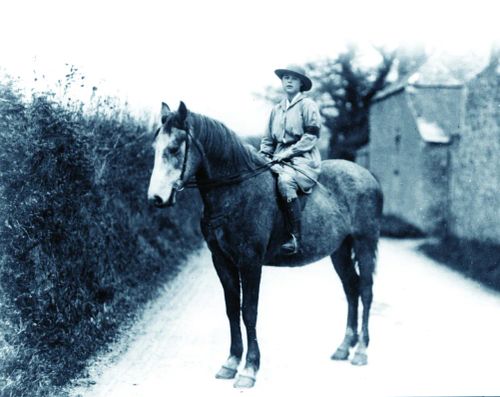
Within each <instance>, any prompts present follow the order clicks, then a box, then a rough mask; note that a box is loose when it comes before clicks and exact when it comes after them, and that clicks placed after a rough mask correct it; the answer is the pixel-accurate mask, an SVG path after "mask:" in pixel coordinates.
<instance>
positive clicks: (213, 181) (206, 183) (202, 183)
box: [174, 127, 277, 191]
mask: <svg viewBox="0 0 500 397" xmlns="http://www.w3.org/2000/svg"><path fill="white" fill-rule="evenodd" d="M185 131H186V135H187V139H186V149H185V154H184V160H183V162H182V170H181V175H180V178H179V180H178V181H177V182H178V183H176V184H175V185H174V189H175V190H177V191H181V190H183V189H184V188H215V187H221V186H226V185H233V184H237V183H240V182H243V181H245V180H247V179H250V178H253V177H256V176H257V175H260V174H262V173H264V172H266V171H267V170H269V169H270V168H271V167H272V166H273V165H274V164H276V163H277V161H276V160H274V161H270V162H268V163H266V164H262V165H260V166H258V167H256V168H253V169H251V170H246V171H242V172H239V173H237V174H233V175H230V176H227V177H225V178H207V179H203V180H195V181H194V180H188V181H184V174H185V172H186V166H187V160H188V153H189V141H193V143H194V146H195V147H196V149H197V150H198V152H200V155H201V156H202V158H206V156H205V153H204V150H203V148H202V146H201V145H200V143H199V142H198V140H197V139H196V138H195V137H194V136H193V134H192V133H191V131H190V129H189V127H187V128H186V130H185Z"/></svg>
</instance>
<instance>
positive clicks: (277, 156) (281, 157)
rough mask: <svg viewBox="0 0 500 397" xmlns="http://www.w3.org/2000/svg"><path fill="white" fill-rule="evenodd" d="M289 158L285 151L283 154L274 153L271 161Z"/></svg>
mask: <svg viewBox="0 0 500 397" xmlns="http://www.w3.org/2000/svg"><path fill="white" fill-rule="evenodd" d="M289 157H290V154H289V153H287V152H286V151H284V152H280V153H276V154H275V155H274V156H273V160H275V161H283V160H287V159H288V158H289Z"/></svg>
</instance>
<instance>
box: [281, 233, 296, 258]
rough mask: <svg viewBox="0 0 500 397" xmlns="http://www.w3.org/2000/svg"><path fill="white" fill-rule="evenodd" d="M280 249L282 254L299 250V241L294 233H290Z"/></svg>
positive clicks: (289, 253)
mask: <svg viewBox="0 0 500 397" xmlns="http://www.w3.org/2000/svg"><path fill="white" fill-rule="evenodd" d="M281 251H282V253H283V254H284V255H295V254H296V253H297V252H299V241H298V239H297V237H296V236H295V235H294V234H292V238H291V239H290V240H288V241H287V242H286V243H285V244H283V245H282V246H281Z"/></svg>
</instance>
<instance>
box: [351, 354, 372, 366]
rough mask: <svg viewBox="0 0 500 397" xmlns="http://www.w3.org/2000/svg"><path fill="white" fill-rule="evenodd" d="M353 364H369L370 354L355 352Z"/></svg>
mask: <svg viewBox="0 0 500 397" xmlns="http://www.w3.org/2000/svg"><path fill="white" fill-rule="evenodd" d="M351 364H352V365H359V366H361V365H366V364H368V356H367V355H366V353H359V352H356V353H355V354H354V357H353V359H352V361H351Z"/></svg>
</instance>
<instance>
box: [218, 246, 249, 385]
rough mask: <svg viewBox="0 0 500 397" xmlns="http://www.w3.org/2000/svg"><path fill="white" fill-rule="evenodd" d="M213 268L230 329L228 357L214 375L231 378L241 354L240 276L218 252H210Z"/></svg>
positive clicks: (234, 267) (235, 371)
mask: <svg viewBox="0 0 500 397" xmlns="http://www.w3.org/2000/svg"><path fill="white" fill-rule="evenodd" d="M212 259H213V262H214V266H215V270H216V271H217V275H218V276H219V279H220V281H221V283H222V287H223V288H224V299H225V301H226V314H227V317H228V319H229V328H230V331H231V347H230V350H229V357H228V359H227V360H226V362H225V363H224V364H223V365H222V367H221V369H220V370H219V372H217V374H216V375H215V377H216V378H218V379H233V378H234V377H235V376H236V373H237V372H238V366H239V364H240V361H241V356H242V355H243V342H242V339H241V327H240V278H239V271H238V269H237V268H236V266H235V265H234V264H233V263H232V262H230V261H229V260H227V259H226V258H224V256H223V255H222V254H220V253H215V254H212Z"/></svg>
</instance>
